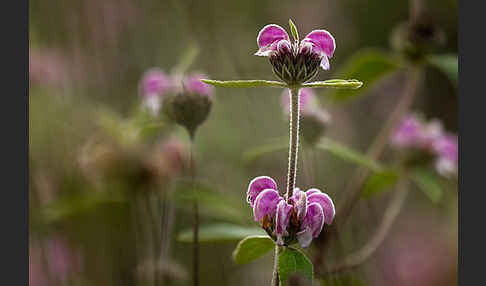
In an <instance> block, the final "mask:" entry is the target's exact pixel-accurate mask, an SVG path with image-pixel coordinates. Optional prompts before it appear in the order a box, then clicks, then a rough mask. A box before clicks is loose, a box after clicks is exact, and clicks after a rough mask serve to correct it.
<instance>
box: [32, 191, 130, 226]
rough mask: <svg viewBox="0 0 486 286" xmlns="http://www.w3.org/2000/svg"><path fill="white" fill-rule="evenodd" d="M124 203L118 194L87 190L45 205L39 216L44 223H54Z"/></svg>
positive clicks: (123, 199)
mask: <svg viewBox="0 0 486 286" xmlns="http://www.w3.org/2000/svg"><path fill="white" fill-rule="evenodd" d="M124 202H126V200H125V198H124V197H123V196H122V195H121V194H118V193H113V192H110V193H109V194H107V193H100V192H95V191H93V190H88V191H87V192H83V193H80V194H70V195H66V196H64V197H61V198H59V199H57V200H55V201H52V202H50V203H49V204H47V205H46V206H45V207H44V208H43V209H42V210H41V215H42V218H43V220H44V221H45V222H46V223H56V222H59V221H62V220H64V219H68V218H72V217H75V216H79V215H83V214H89V213H92V212H93V211H94V210H95V209H96V208H98V207H101V206H107V205H120V204H122V203H124Z"/></svg>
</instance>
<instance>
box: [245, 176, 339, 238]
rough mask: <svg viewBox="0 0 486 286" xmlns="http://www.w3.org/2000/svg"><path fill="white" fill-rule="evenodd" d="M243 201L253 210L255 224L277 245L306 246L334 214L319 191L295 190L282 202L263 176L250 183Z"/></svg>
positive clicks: (270, 180)
mask: <svg viewBox="0 0 486 286" xmlns="http://www.w3.org/2000/svg"><path fill="white" fill-rule="evenodd" d="M247 200H248V203H249V204H250V206H251V207H253V215H254V217H255V221H257V222H260V223H261V225H262V227H263V229H265V230H266V231H267V233H268V234H269V235H271V236H272V238H273V239H275V240H276V242H277V244H279V245H284V244H291V243H294V242H297V241H298V242H299V243H300V244H301V246H302V247H308V246H309V245H310V243H311V242H312V239H313V238H316V237H318V236H319V234H320V233H321V231H322V228H323V227H324V224H331V223H332V221H333V219H334V215H335V208H334V203H333V202H332V200H331V198H330V197H329V196H328V195H327V194H325V193H323V192H321V191H320V190H319V189H315V188H313V189H309V190H307V191H306V192H304V191H301V190H300V189H298V188H296V189H295V190H294V192H293V194H292V196H291V197H290V198H288V200H286V199H285V198H284V197H282V196H280V195H279V193H278V190H277V184H276V183H275V181H274V180H273V179H272V178H270V177H267V176H260V177H256V178H255V179H253V180H252V181H251V182H250V184H249V186H248V192H247Z"/></svg>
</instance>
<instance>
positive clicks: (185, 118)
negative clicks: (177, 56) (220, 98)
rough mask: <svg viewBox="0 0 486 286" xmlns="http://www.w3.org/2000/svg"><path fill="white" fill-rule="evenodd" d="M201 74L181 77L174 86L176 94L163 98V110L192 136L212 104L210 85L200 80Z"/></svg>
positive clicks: (202, 76)
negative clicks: (178, 82) (179, 81)
mask: <svg viewBox="0 0 486 286" xmlns="http://www.w3.org/2000/svg"><path fill="white" fill-rule="evenodd" d="M202 78H207V77H206V76H205V75H203V74H193V75H190V76H188V77H186V78H182V79H181V81H182V82H181V85H177V86H176V87H175V89H174V90H175V92H176V94H173V95H172V96H168V97H166V98H165V99H164V102H166V103H167V104H166V103H164V106H166V108H165V111H166V113H167V114H168V115H169V117H171V118H172V119H173V120H174V121H175V122H176V123H178V124H180V125H182V126H184V127H185V128H186V129H187V130H188V131H189V133H190V135H191V136H194V134H195V132H196V129H197V128H198V127H199V125H201V124H202V123H203V122H204V121H205V120H206V119H207V117H208V115H209V112H210V111H211V105H212V94H213V90H212V87H210V86H208V85H206V84H205V83H203V82H201V81H200V80H201V79H202Z"/></svg>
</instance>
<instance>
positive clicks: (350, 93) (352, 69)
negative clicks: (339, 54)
mask: <svg viewBox="0 0 486 286" xmlns="http://www.w3.org/2000/svg"><path fill="white" fill-rule="evenodd" d="M400 66H401V63H400V62H399V61H398V60H396V59H394V58H392V57H390V56H388V55H387V54H385V53H383V52H380V51H377V50H363V51H360V52H357V53H356V54H355V55H354V56H353V57H351V58H350V59H349V60H348V61H347V62H346V63H345V64H344V65H343V68H341V69H340V70H339V71H338V72H337V73H336V74H337V75H339V76H340V77H343V78H359V80H361V81H363V82H364V83H365V85H364V86H363V88H361V89H359V90H358V91H354V90H336V91H334V92H333V93H332V94H331V97H333V98H334V100H345V99H349V98H351V97H355V96H357V95H361V94H364V92H365V91H366V90H367V89H368V88H369V87H370V86H372V85H373V84H374V83H375V82H377V81H378V80H379V79H381V78H382V77H384V76H385V75H387V74H389V73H391V72H393V71H395V70H397V69H398V68H399V67H400Z"/></svg>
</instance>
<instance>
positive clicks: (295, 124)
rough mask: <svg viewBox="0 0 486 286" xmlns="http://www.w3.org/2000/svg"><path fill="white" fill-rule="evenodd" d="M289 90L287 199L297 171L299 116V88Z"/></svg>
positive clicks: (290, 194)
mask: <svg viewBox="0 0 486 286" xmlns="http://www.w3.org/2000/svg"><path fill="white" fill-rule="evenodd" d="M289 91H290V108H289V109H290V112H289V113H290V143H289V168H288V173H287V200H289V199H290V197H291V196H292V193H293V191H294V188H295V177H296V173H297V154H298V152H299V118H300V100H299V88H298V87H292V88H289Z"/></svg>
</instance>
